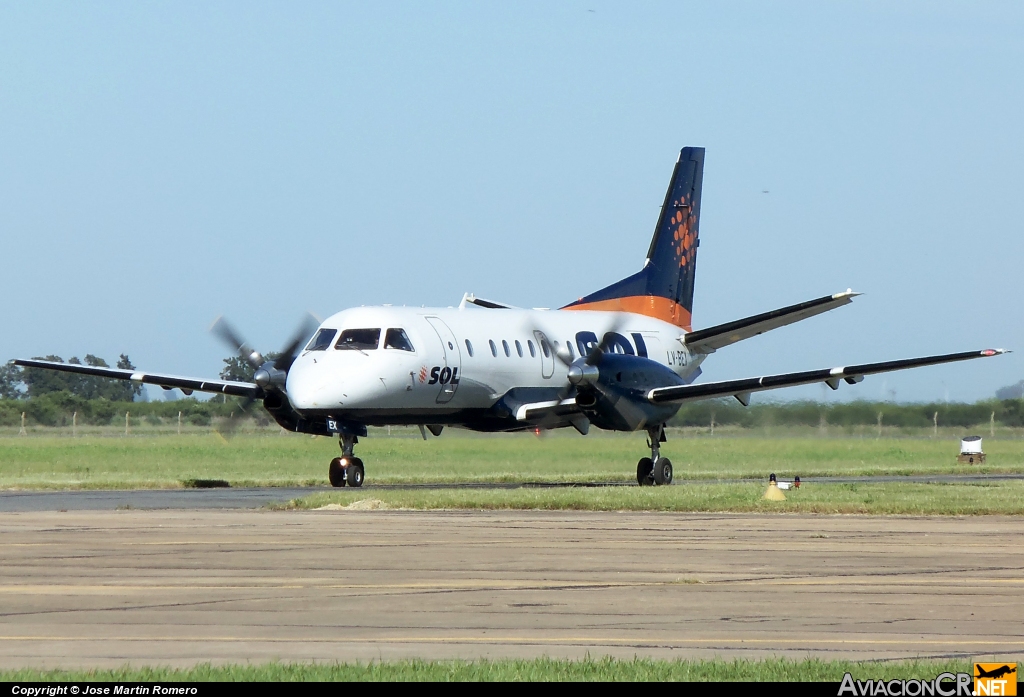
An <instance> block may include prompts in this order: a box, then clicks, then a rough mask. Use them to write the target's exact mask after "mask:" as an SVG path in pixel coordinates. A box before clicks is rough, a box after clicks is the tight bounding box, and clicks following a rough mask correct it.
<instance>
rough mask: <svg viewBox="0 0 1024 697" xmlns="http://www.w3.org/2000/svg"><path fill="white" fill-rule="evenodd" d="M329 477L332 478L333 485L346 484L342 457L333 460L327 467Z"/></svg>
mask: <svg viewBox="0 0 1024 697" xmlns="http://www.w3.org/2000/svg"><path fill="white" fill-rule="evenodd" d="M327 478H328V479H330V480H331V486H345V468H344V467H342V466H341V458H340V457H336V458H334V459H333V460H331V466H330V467H328V468H327Z"/></svg>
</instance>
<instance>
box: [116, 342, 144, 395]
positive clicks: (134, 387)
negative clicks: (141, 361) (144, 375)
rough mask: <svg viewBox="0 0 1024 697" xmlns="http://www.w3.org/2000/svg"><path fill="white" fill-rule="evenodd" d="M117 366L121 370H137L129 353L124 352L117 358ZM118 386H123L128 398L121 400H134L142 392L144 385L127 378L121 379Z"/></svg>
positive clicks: (122, 388)
mask: <svg viewBox="0 0 1024 697" xmlns="http://www.w3.org/2000/svg"><path fill="white" fill-rule="evenodd" d="M117 367H118V368H120V369H121V370H135V366H134V365H132V361H131V359H130V358H128V354H127V353H122V354H121V355H120V357H119V358H118V359H117ZM118 386H119V387H120V388H121V390H122V392H123V394H124V396H125V397H126V399H123V400H121V401H124V402H134V401H135V398H136V397H138V396H139V395H141V394H142V385H139V384H136V383H134V382H129V381H127V380H119V381H118Z"/></svg>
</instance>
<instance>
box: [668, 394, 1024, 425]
mask: <svg viewBox="0 0 1024 697" xmlns="http://www.w3.org/2000/svg"><path fill="white" fill-rule="evenodd" d="M712 420H713V421H714V423H715V425H721V426H742V427H745V428H758V427H771V426H818V425H821V424H823V423H824V424H827V425H830V426H844V427H845V426H872V425H874V426H877V425H882V426H896V427H900V428H925V427H929V426H933V425H935V424H936V422H937V423H938V425H939V426H955V427H962V428H970V427H974V426H981V425H986V424H989V423H990V422H991V421H993V420H994V421H995V423H997V424H999V425H1002V426H1010V427H1021V426H1024V400H1022V399H1001V400H1000V399H988V400H982V401H979V402H974V403H973V404H972V403H964V402H950V403H946V402H929V403H923V404H920V403H918V404H897V403H894V402H864V401H857V402H840V403H829V404H823V403H820V402H810V401H800V402H764V403H761V404H757V403H756V402H755V403H754V404H751V405H750V406H749V407H744V406H743V405H741V404H740V403H739V402H736V401H735V400H733V399H715V400H709V401H705V402H693V403H690V404H684V405H683V406H682V408H681V409H680V410H679V412H678V413H677V414H676V416H675V418H674V419H673V420H672V424H673V425H675V426H707V427H709V428H710V425H711V422H712Z"/></svg>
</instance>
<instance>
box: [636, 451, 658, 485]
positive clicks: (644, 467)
mask: <svg viewBox="0 0 1024 697" xmlns="http://www.w3.org/2000/svg"><path fill="white" fill-rule="evenodd" d="M653 471H654V462H653V461H652V460H651V458H649V457H642V458H640V462H638V463H636V483H637V484H639V485H640V486H649V485H651V484H653V483H654V480H653V479H651V472H653Z"/></svg>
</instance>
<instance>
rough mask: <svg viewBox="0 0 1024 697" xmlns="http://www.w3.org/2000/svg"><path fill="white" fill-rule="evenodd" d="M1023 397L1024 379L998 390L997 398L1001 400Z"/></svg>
mask: <svg viewBox="0 0 1024 697" xmlns="http://www.w3.org/2000/svg"><path fill="white" fill-rule="evenodd" d="M1021 397H1024V380H1021V381H1020V382H1018V383H1016V384H1014V385H1007V386H1006V387H1000V388H999V389H998V390H996V399H999V400H1006V399H1020V398H1021Z"/></svg>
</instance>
